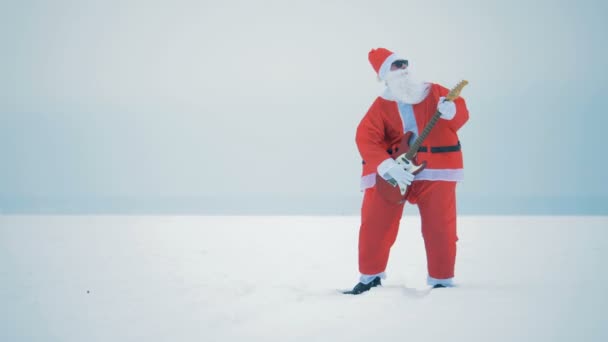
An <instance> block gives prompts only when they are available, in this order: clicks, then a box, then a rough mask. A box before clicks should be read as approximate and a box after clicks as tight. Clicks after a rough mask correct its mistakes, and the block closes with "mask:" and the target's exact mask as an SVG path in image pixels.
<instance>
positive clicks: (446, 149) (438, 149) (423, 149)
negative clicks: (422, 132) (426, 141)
mask: <svg viewBox="0 0 608 342" xmlns="http://www.w3.org/2000/svg"><path fill="white" fill-rule="evenodd" d="M460 149H461V146H460V141H459V142H458V145H452V146H431V153H445V152H458V151H460ZM418 152H428V149H427V147H426V146H420V148H419V149H418Z"/></svg>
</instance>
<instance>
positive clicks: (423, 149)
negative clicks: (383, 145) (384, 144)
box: [363, 141, 462, 164]
mask: <svg viewBox="0 0 608 342" xmlns="http://www.w3.org/2000/svg"><path fill="white" fill-rule="evenodd" d="M461 149H462V147H461V146H460V141H459V142H458V144H457V145H452V146H431V153H445V152H458V151H460V150H461ZM386 152H387V153H388V154H393V150H392V149H390V148H389V149H388V150H386ZM418 152H428V148H427V147H426V146H420V147H419V148H418ZM363 164H365V161H363Z"/></svg>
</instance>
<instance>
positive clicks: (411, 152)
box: [405, 111, 441, 160]
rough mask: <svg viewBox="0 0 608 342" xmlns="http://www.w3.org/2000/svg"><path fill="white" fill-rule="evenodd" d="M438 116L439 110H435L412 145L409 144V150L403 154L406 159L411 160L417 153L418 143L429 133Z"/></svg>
mask: <svg viewBox="0 0 608 342" xmlns="http://www.w3.org/2000/svg"><path fill="white" fill-rule="evenodd" d="M440 116H441V113H440V112H439V111H436V112H435V115H433V117H432V118H431V120H430V121H429V123H427V124H426V126H425V127H424V130H423V131H422V133H420V135H419V136H418V137H417V138H416V140H415V141H414V143H413V144H412V146H410V150H409V151H408V152H407V153H406V154H405V157H406V158H407V159H408V160H412V159H413V158H414V156H415V155H416V153H418V148H420V145H422V142H423V141H424V139H426V137H427V135H429V133H430V132H431V130H432V129H433V127H434V126H435V124H436V123H437V121H438V120H439V117H440Z"/></svg>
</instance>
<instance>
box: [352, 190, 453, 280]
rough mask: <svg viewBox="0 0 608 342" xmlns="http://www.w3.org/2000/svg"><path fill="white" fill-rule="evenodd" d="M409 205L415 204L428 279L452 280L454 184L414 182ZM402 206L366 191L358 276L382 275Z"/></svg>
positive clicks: (360, 235) (395, 235)
mask: <svg viewBox="0 0 608 342" xmlns="http://www.w3.org/2000/svg"><path fill="white" fill-rule="evenodd" d="M408 201H409V202H411V203H413V204H417V205H418V208H419V210H420V216H421V221H422V236H423V238H424V245H425V248H426V257H427V268H428V272H429V274H428V275H429V276H431V277H433V278H436V279H448V278H453V277H454V265H455V262H456V241H458V237H457V236H456V182H446V181H415V182H413V183H412V185H411V189H410V194H409V197H408ZM403 206H404V204H403V203H402V204H390V203H388V202H387V201H385V200H384V198H382V197H381V196H380V194H378V192H377V191H376V188H369V189H367V190H365V194H364V196H363V205H362V208H361V228H360V230H359V272H361V274H367V275H373V274H378V273H381V272H384V271H385V269H386V265H387V263H388V257H389V253H390V249H391V247H392V245H393V243H394V242H395V240H396V238H397V232H398V231H399V221H400V220H401V216H402V215H403Z"/></svg>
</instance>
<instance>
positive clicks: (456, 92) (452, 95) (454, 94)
mask: <svg viewBox="0 0 608 342" xmlns="http://www.w3.org/2000/svg"><path fill="white" fill-rule="evenodd" d="M467 84H469V81H467V80H462V81H460V82H458V84H457V85H456V86H455V87H454V88H452V90H450V92H449V93H448V95H446V97H445V99H446V100H447V101H453V100H454V99H456V98H457V97H458V96H460V92H461V91H462V88H464V86H466V85H467Z"/></svg>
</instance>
